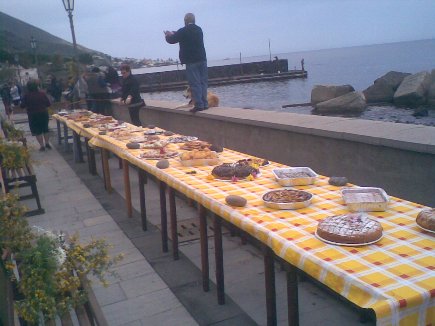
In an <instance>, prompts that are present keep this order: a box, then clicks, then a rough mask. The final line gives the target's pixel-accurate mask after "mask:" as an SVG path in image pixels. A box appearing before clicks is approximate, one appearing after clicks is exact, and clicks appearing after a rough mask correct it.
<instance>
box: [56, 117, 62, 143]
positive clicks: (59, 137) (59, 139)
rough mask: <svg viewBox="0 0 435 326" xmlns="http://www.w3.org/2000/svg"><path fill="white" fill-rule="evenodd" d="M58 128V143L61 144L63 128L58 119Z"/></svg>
mask: <svg viewBox="0 0 435 326" xmlns="http://www.w3.org/2000/svg"><path fill="white" fill-rule="evenodd" d="M56 129H57V144H58V145H61V144H62V136H61V132H62V130H61V128H60V121H59V120H56Z"/></svg>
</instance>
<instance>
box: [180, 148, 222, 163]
mask: <svg viewBox="0 0 435 326" xmlns="http://www.w3.org/2000/svg"><path fill="white" fill-rule="evenodd" d="M180 163H181V165H183V166H203V165H216V164H219V158H218V155H217V153H216V152H213V151H211V150H209V149H208V148H205V149H200V150H198V149H194V150H193V151H188V152H184V153H182V154H181V155H180Z"/></svg>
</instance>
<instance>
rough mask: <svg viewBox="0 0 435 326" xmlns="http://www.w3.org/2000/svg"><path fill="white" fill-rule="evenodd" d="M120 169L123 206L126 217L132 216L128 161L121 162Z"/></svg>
mask: <svg viewBox="0 0 435 326" xmlns="http://www.w3.org/2000/svg"><path fill="white" fill-rule="evenodd" d="M122 167H123V170H124V193H125V204H126V205H127V216H128V217H132V216H133V207H132V205H131V189H130V172H129V167H128V161H127V160H124V159H123V160H122Z"/></svg>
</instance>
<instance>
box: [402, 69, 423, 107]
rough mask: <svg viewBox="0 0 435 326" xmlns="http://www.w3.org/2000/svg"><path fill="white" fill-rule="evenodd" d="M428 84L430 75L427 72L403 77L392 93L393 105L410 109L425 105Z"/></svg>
mask: <svg viewBox="0 0 435 326" xmlns="http://www.w3.org/2000/svg"><path fill="white" fill-rule="evenodd" d="M430 82H431V74H429V73H428V72H427V71H422V72H419V73H416V74H413V75H410V76H407V77H405V78H404V79H403V81H402V83H401V84H400V86H399V88H398V89H397V91H396V92H395V93H394V104H396V105H399V106H405V105H406V106H410V107H417V106H419V105H422V104H425V103H426V94H427V91H428V90H429V86H430Z"/></svg>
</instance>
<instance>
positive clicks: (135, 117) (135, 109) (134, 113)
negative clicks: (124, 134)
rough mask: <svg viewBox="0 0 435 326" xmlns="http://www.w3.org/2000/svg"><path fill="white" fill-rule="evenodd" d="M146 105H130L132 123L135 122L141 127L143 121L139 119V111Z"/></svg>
mask: <svg viewBox="0 0 435 326" xmlns="http://www.w3.org/2000/svg"><path fill="white" fill-rule="evenodd" d="M143 107H144V105H143V104H141V105H138V106H129V107H128V113H129V114H130V120H131V123H132V124H134V125H135V126H138V127H141V126H142V123H141V122H140V119H139V112H140V109H141V108H143Z"/></svg>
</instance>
